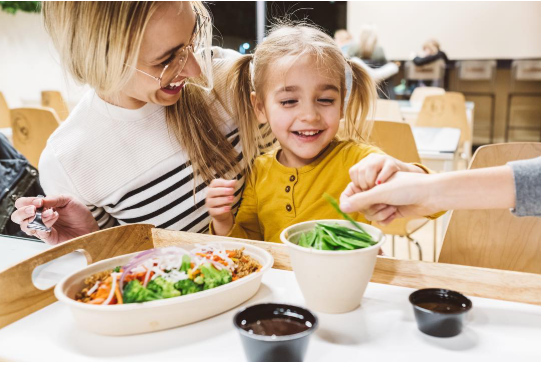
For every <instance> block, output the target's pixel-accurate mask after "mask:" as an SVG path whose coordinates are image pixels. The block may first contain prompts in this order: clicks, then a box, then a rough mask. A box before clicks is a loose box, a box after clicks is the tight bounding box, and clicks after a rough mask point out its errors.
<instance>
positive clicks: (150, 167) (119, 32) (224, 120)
mask: <svg viewBox="0 0 542 365" xmlns="http://www.w3.org/2000/svg"><path fill="white" fill-rule="evenodd" d="M43 16H44V20H45V26H46V28H47V31H48V32H49V34H50V35H51V37H52V39H53V42H54V44H55V46H56V48H57V50H58V52H59V54H60V58H61V61H62V65H63V66H64V68H65V69H66V70H67V71H68V72H69V73H70V74H71V75H72V76H73V77H74V79H75V80H77V81H78V82H80V83H82V84H85V83H86V84H89V85H90V86H91V87H92V88H93V90H92V91H91V92H89V93H88V94H87V95H85V97H84V98H83V99H82V100H81V102H80V103H79V104H78V105H77V106H76V108H75V109H74V110H73V111H72V113H71V114H70V117H69V118H68V119H67V120H66V121H65V122H64V123H63V124H62V125H61V126H60V127H59V128H58V129H57V131H55V133H54V134H53V135H52V136H51V137H50V139H49V141H48V144H47V147H46V148H45V150H44V151H43V154H42V156H41V159H40V164H39V169H40V175H41V177H40V180H41V184H42V186H43V188H44V190H45V192H46V193H47V194H48V195H49V196H48V197H47V198H43V199H42V198H31V197H30V198H28V197H27V198H20V199H19V200H18V201H17V202H16V207H17V210H16V211H15V212H14V213H13V215H12V220H13V221H14V222H16V223H18V224H20V226H21V229H22V230H23V231H25V232H26V233H27V234H32V235H36V236H37V237H39V238H41V239H43V240H44V241H46V242H48V243H52V244H56V243H59V242H62V241H64V240H67V239H70V238H74V237H77V236H79V235H82V234H86V233H90V232H93V231H96V230H97V229H99V228H107V227H112V226H114V225H118V224H127V223H151V224H154V225H155V226H157V227H160V228H168V229H176V230H190V231H196V232H203V231H205V230H207V226H208V223H209V217H208V212H207V210H206V208H205V206H204V203H205V199H204V197H205V190H206V188H207V182H208V181H210V180H211V179H213V178H215V177H224V178H228V179H232V178H235V179H237V181H238V183H237V185H236V187H235V197H236V198H235V200H236V203H238V201H239V197H240V192H241V190H242V186H243V182H244V175H245V170H246V169H247V168H249V166H250V162H251V160H252V159H253V158H255V157H256V156H257V155H259V154H260V148H264V144H265V143H264V141H263V139H262V138H263V137H262V136H261V133H260V129H259V127H258V125H257V124H256V122H254V123H253V124H251V125H237V122H236V120H235V119H234V117H233V115H234V111H233V110H232V108H230V107H229V105H231V100H230V99H229V98H228V90H227V87H226V80H225V79H226V77H225V76H226V74H227V70H228V69H229V66H230V64H231V63H232V62H233V60H231V59H226V58H224V57H223V56H222V53H223V52H222V51H221V49H219V48H213V50H212V52H211V47H210V41H211V23H210V21H209V16H208V13H207V10H206V9H205V7H204V6H203V5H202V4H201V3H199V2H104V3H102V2H44V4H43ZM211 68H212V70H213V71H214V79H213V77H212V76H211V74H210V71H211ZM213 81H214V85H213ZM211 89H212V91H211V92H210V91H209V90H211ZM267 138H270V135H267ZM259 147H260V148H259ZM267 147H269V146H267ZM247 161H248V163H247ZM194 176H195V177H194ZM37 207H44V208H45V210H44V212H43V215H42V219H43V221H44V223H45V224H46V225H47V226H48V227H52V230H51V232H43V231H37V232H36V231H30V230H28V228H27V224H28V222H29V220H31V219H32V218H33V217H34V214H35V212H36V208H37ZM235 207H237V204H236V205H235ZM51 208H52V209H51ZM90 212H92V214H91V213H90Z"/></svg>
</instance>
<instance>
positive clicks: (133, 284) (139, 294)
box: [122, 280, 162, 303]
mask: <svg viewBox="0 0 542 365" xmlns="http://www.w3.org/2000/svg"><path fill="white" fill-rule="evenodd" d="M157 299H162V296H160V295H159V294H156V293H154V292H152V291H150V290H149V289H147V288H145V287H144V286H143V285H142V284H141V283H140V282H139V280H132V281H130V282H129V283H128V284H127V285H126V286H125V287H124V293H123V295H122V300H123V301H124V303H142V302H150V301H151V300H157Z"/></svg>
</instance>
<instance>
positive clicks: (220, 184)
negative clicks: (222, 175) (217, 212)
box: [209, 179, 237, 189]
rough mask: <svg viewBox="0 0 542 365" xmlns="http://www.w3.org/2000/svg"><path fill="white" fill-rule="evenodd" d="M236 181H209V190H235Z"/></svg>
mask: <svg viewBox="0 0 542 365" xmlns="http://www.w3.org/2000/svg"><path fill="white" fill-rule="evenodd" d="M236 183H237V180H224V179H214V180H213V181H211V185H209V187H210V188H232V189H233V188H235V184H236Z"/></svg>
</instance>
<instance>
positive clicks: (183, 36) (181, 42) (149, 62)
mask: <svg viewBox="0 0 542 365" xmlns="http://www.w3.org/2000/svg"><path fill="white" fill-rule="evenodd" d="M195 24H196V14H195V13H194V11H193V10H192V7H191V5H190V3H189V2H185V1H179V2H164V3H162V4H161V5H160V6H159V7H158V9H157V10H156V12H155V13H154V14H153V15H152V17H151V19H150V21H149V23H148V25H147V28H146V30H145V33H144V35H143V41H142V43H141V49H140V51H139V60H138V64H137V66H135V67H137V69H139V70H141V71H144V72H146V73H148V74H150V75H153V76H155V77H157V78H158V77H160V74H161V72H162V70H163V69H164V66H165V65H166V64H168V62H169V61H171V60H172V59H173V58H174V57H175V56H176V55H177V54H178V51H179V50H180V49H181V48H182V47H184V46H186V45H188V43H189V42H190V41H191V39H192V35H193V33H194V31H195ZM169 67H173V65H170V66H169ZM200 74H201V69H200V66H199V64H198V62H197V61H196V58H195V57H194V54H193V53H192V52H191V51H189V52H188V59H187V61H186V64H185V66H184V68H183V70H182V71H181V73H180V74H179V76H178V77H176V78H175V79H174V80H173V82H174V83H176V84H177V85H179V86H178V87H176V88H175V89H173V90H169V89H165V88H161V87H160V85H159V83H158V81H157V80H155V79H153V78H152V77H149V76H148V75H145V74H143V73H141V72H137V71H136V72H135V73H134V75H133V77H132V78H131V79H130V81H129V82H128V84H127V85H126V87H124V88H123V89H122V91H121V105H120V106H122V107H125V108H128V109H138V108H141V107H142V106H143V105H145V104H146V103H153V104H159V105H164V106H168V105H172V104H174V103H176V102H177V101H178V100H179V98H180V96H181V90H182V88H183V87H184V80H185V79H186V78H188V77H197V76H199V75H200Z"/></svg>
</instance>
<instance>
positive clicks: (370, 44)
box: [359, 25, 378, 60]
mask: <svg viewBox="0 0 542 365" xmlns="http://www.w3.org/2000/svg"><path fill="white" fill-rule="evenodd" d="M377 39H378V37H377V35H376V27H374V26H371V25H363V26H362V27H361V32H360V35H359V52H360V54H361V58H362V59H364V60H365V59H367V60H369V59H371V57H372V56H373V53H374V51H375V48H376V43H377Z"/></svg>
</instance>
